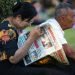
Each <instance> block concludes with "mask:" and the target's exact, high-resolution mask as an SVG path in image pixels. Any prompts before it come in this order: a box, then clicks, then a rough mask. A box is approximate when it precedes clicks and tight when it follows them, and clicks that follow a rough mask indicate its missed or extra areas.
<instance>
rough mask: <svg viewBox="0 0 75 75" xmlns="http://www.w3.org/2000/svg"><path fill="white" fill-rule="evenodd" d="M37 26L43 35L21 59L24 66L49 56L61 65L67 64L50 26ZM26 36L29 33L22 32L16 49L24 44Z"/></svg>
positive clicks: (46, 24)
mask: <svg viewBox="0 0 75 75" xmlns="http://www.w3.org/2000/svg"><path fill="white" fill-rule="evenodd" d="M39 26H40V27H41V30H43V32H44V34H43V35H42V36H41V37H40V38H39V39H38V40H35V41H34V43H33V44H32V45H31V47H30V48H29V50H28V53H27V55H26V56H25V58H24V59H23V60H24V63H25V65H26V66H27V65H30V64H32V63H34V62H36V61H38V60H40V59H42V58H44V57H46V56H49V55H50V56H52V57H53V58H55V59H56V60H58V61H59V62H61V63H64V64H69V62H68V60H67V57H66V55H65V53H64V51H63V48H62V45H61V44H60V41H59V39H58V38H57V35H56V34H55V32H54V30H53V29H52V27H51V26H50V24H49V23H45V24H44V23H43V24H40V25H39ZM28 36H29V31H28V30H24V31H23V33H22V34H21V35H20V36H19V38H18V47H21V46H22V45H23V44H24V43H25V41H26V40H27V39H28Z"/></svg>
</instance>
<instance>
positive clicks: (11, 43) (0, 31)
mask: <svg viewBox="0 0 75 75" xmlns="http://www.w3.org/2000/svg"><path fill="white" fill-rule="evenodd" d="M17 41H18V33H17V30H16V28H15V27H14V26H13V25H10V24H9V22H8V21H3V22H2V23H1V24H0V52H5V53H6V54H7V56H8V57H9V56H11V55H13V54H14V53H15V51H16V50H17V49H18V46H17Z"/></svg>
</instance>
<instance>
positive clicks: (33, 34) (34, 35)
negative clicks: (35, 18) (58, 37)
mask: <svg viewBox="0 0 75 75" xmlns="http://www.w3.org/2000/svg"><path fill="white" fill-rule="evenodd" d="M41 35H43V31H42V30H41V28H40V27H35V28H34V29H33V30H32V31H31V32H30V36H29V37H30V38H32V39H33V40H36V39H38V38H39V37H40V36H41Z"/></svg>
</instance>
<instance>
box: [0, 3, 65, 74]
mask: <svg viewBox="0 0 75 75" xmlns="http://www.w3.org/2000/svg"><path fill="white" fill-rule="evenodd" d="M12 10H13V15H12V16H10V17H8V18H6V19H5V20H4V21H3V22H2V23H1V25H0V75H41V74H42V75H60V74H61V72H59V71H56V70H52V69H51V70H50V69H48V68H39V67H25V66H24V65H23V61H22V58H23V57H25V55H26V53H27V50H28V48H29V47H30V46H31V45H32V43H33V42H34V40H36V39H38V38H39V37H40V36H41V35H42V34H43V32H41V30H40V28H39V27H37V28H34V29H33V30H32V31H31V32H30V36H29V38H28V39H27V41H26V43H25V44H24V45H23V46H22V47H21V48H19V49H18V46H17V40H18V32H17V30H20V29H23V28H25V27H27V26H29V25H30V21H32V20H33V19H34V17H35V16H36V14H37V13H36V10H35V8H34V7H33V6H32V5H31V4H30V3H28V2H23V3H21V2H20V3H17V4H16V5H14V6H13V9H12ZM54 71H56V73H54ZM63 75H64V74H63Z"/></svg>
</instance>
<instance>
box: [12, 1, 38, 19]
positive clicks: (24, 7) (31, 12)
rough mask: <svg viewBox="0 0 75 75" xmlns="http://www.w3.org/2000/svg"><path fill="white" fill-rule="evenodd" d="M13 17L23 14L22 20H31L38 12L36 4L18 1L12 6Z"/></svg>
mask: <svg viewBox="0 0 75 75" xmlns="http://www.w3.org/2000/svg"><path fill="white" fill-rule="evenodd" d="M12 11H13V17H16V16H17V15H21V18H22V20H24V19H29V20H31V19H32V18H33V17H34V16H36V14H37V12H36V9H35V8H34V6H32V4H31V3H29V2H18V3H17V4H15V5H14V6H13V7H12Z"/></svg>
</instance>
